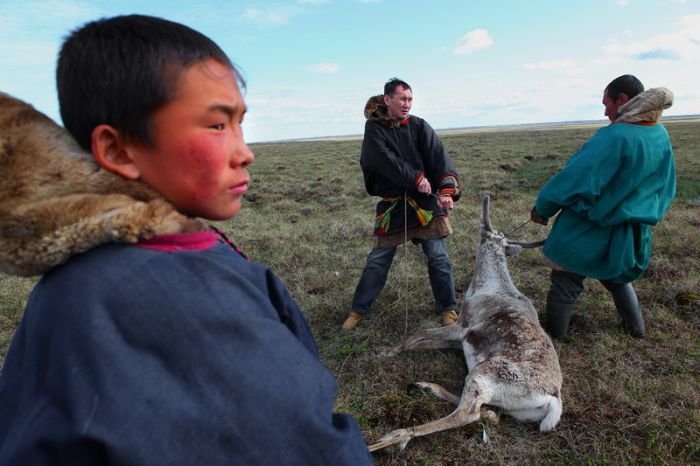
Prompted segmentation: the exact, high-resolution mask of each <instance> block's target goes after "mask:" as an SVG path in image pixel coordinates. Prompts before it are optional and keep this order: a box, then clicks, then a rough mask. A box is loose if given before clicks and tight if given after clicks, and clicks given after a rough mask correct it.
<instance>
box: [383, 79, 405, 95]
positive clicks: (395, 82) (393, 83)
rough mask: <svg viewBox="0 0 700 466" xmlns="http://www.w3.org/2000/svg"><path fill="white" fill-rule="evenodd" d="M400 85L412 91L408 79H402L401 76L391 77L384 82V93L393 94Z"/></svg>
mask: <svg viewBox="0 0 700 466" xmlns="http://www.w3.org/2000/svg"><path fill="white" fill-rule="evenodd" d="M399 86H401V87H403V88H404V89H408V90H409V91H412V89H411V86H409V85H408V83H407V82H406V81H401V80H400V79H399V78H391V79H390V80H388V81H387V82H386V84H384V95H392V94H393V93H394V91H395V90H396V88H397V87H399Z"/></svg>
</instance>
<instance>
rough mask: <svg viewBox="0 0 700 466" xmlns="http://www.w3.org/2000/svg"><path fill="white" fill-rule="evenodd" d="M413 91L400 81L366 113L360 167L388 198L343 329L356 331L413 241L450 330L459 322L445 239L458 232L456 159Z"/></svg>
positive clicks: (370, 186)
mask: <svg viewBox="0 0 700 466" xmlns="http://www.w3.org/2000/svg"><path fill="white" fill-rule="evenodd" d="M412 103H413V91H412V90H411V86H409V85H408V84H407V83H406V82H404V81H401V80H400V79H397V78H393V79H390V80H389V81H388V82H387V83H386V84H385V85H384V95H377V96H374V97H371V98H370V99H369V101H368V102H367V105H366V106H365V117H366V118H367V122H366V123H365V135H364V140H363V142H362V151H361V155H360V166H361V167H362V173H363V175H364V179H365V187H366V188H367V192H368V193H369V194H370V195H372V196H380V197H381V198H382V200H381V201H379V203H378V204H377V216H376V219H375V225H374V235H375V237H376V242H375V246H374V248H373V249H372V251H371V252H370V253H369V255H368V257H367V265H366V266H365V269H364V271H363V272H362V277H361V278H360V282H359V283H358V285H357V289H356V290H355V294H354V296H353V300H352V311H351V312H350V314H349V315H348V317H347V319H346V320H345V322H344V323H343V330H346V331H347V330H352V329H353V328H355V326H357V324H358V322H360V320H362V319H363V318H364V317H365V316H366V315H367V314H368V313H369V311H370V307H371V306H372V303H373V302H374V300H375V299H376V298H377V296H378V295H379V293H380V292H381V291H382V289H383V288H384V284H385V283H386V279H387V275H388V274H389V269H390V268H391V263H392V261H393V259H394V253H395V252H396V246H398V245H400V244H402V243H404V242H406V241H408V240H411V241H413V242H414V243H417V244H420V245H421V246H422V248H423V252H424V253H425V255H426V257H427V258H428V274H429V276H430V285H431V287H432V290H433V296H434V298H435V301H436V302H437V306H438V308H439V310H440V312H441V315H442V323H443V325H450V324H452V323H454V322H456V321H457V318H458V314H457V311H456V308H457V297H456V292H455V286H454V278H453V276H452V265H451V264H450V259H449V257H448V255H447V249H446V247H445V239H444V238H445V237H446V236H448V235H449V234H451V233H452V228H451V226H450V222H449V220H448V218H447V212H448V211H449V210H451V209H452V208H453V206H454V202H455V201H457V200H458V199H459V196H460V194H461V186H460V183H459V178H458V176H457V172H456V170H455V168H454V165H453V163H452V160H451V159H450V157H449V155H448V154H447V152H446V151H445V148H444V147H443V145H442V142H441V141H440V138H438V136H437V134H436V133H435V131H434V130H433V129H432V128H431V127H430V125H429V124H428V123H427V122H426V121H425V120H423V119H422V118H418V117H416V116H414V115H410V116H409V112H410V110H411V105H412Z"/></svg>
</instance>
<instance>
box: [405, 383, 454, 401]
mask: <svg viewBox="0 0 700 466" xmlns="http://www.w3.org/2000/svg"><path fill="white" fill-rule="evenodd" d="M412 385H415V386H416V387H418V388H420V389H422V390H426V391H429V392H430V393H432V394H433V395H435V396H436V397H438V398H440V399H441V400H445V401H449V402H450V403H452V404H453V405H458V404H459V397H458V396H457V395H455V394H453V393H451V392H448V391H447V390H446V389H445V387H443V386H442V385H438V384H436V383H428V382H415V383H414V384H412Z"/></svg>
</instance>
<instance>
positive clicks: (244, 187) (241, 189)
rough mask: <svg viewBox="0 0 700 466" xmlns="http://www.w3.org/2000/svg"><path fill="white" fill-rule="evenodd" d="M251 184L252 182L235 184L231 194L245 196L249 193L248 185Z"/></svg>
mask: <svg viewBox="0 0 700 466" xmlns="http://www.w3.org/2000/svg"><path fill="white" fill-rule="evenodd" d="M249 183H250V180H244V181H242V182H240V183H238V184H235V185H233V186H231V187H230V188H229V192H231V193H232V194H237V195H240V194H244V193H245V192H246V191H248V185H249Z"/></svg>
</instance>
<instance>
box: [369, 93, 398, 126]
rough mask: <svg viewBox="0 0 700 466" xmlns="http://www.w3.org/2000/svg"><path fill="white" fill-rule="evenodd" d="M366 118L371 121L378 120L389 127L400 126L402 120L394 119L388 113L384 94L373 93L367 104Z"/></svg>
mask: <svg viewBox="0 0 700 466" xmlns="http://www.w3.org/2000/svg"><path fill="white" fill-rule="evenodd" d="M365 118H367V119H368V120H369V121H376V122H377V123H380V124H381V125H383V126H386V127H388V128H398V127H399V125H400V124H401V122H399V121H396V120H393V119H392V118H390V117H389V115H388V110H387V108H386V104H385V103H384V95H383V94H379V95H373V96H372V97H370V98H369V100H367V103H366V104H365Z"/></svg>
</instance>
